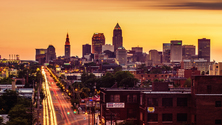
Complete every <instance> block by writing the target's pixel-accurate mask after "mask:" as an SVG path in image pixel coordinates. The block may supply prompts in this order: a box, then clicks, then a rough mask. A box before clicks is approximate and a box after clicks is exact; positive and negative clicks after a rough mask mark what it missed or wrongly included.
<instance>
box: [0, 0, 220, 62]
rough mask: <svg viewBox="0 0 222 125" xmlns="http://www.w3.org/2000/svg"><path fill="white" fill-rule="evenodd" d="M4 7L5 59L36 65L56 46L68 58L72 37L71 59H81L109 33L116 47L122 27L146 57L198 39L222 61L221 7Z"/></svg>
mask: <svg viewBox="0 0 222 125" xmlns="http://www.w3.org/2000/svg"><path fill="white" fill-rule="evenodd" d="M1 3H2V4H1V5H0V7H1V10H2V11H1V12H0V15H1V17H4V18H3V20H1V23H0V26H1V30H0V34H1V37H0V41H1V47H0V55H1V58H2V59H3V58H8V57H9V54H18V55H20V59H31V60H34V59H35V49H36V48H47V47H48V46H49V45H50V44H51V45H53V46H54V47H55V48H56V54H57V56H64V42H65V40H64V37H65V35H66V33H67V32H68V33H69V37H70V41H71V56H75V55H78V56H79V57H81V55H82V45H83V44H87V43H88V44H91V37H92V35H93V33H95V32H101V33H104V35H105V38H106V44H112V37H113V28H114V27H115V25H116V23H119V24H120V26H121V29H122V31H123V38H124V39H123V43H124V44H123V46H124V48H126V49H127V50H130V49H131V47H136V46H140V47H143V51H144V52H146V53H148V52H149V50H152V49H156V50H158V51H162V43H170V41H171V40H182V41H183V45H195V46H196V47H197V46H198V39H202V38H207V39H210V40H211V61H212V60H216V61H217V62H219V61H222V59H220V55H219V54H220V52H221V50H220V48H221V47H222V44H221V43H220V42H221V41H222V36H221V35H220V34H221V32H222V28H220V27H221V25H222V18H221V17H220V14H221V13H222V11H221V9H222V8H221V7H220V6H219V5H221V3H219V2H218V1H208V0H205V1H201V2H200V1H198V0H195V1H192V2H190V1H188V0H182V1H180V2H175V1H173V0H170V1H158V2H154V1H149V0H148V1H146V2H143V1H123V0H120V1H115V2H112V1H109V0H107V1H100V0H98V1H89V0H82V1H75V2H74V1H69V0H65V1H58V0H57V1H52V0H49V1H35V2H33V1H28V0H22V1H15V0H12V1H2V2H1ZM143 3H144V4H143ZM148 3H149V4H148ZM146 5H147V6H146ZM91 6H92V7H91ZM97 15H99V16H97ZM196 54H198V53H197V50H196Z"/></svg>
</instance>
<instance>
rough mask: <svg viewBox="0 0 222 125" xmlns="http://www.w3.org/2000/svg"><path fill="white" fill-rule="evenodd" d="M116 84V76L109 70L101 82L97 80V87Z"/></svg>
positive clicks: (107, 86)
mask: <svg viewBox="0 0 222 125" xmlns="http://www.w3.org/2000/svg"><path fill="white" fill-rule="evenodd" d="M114 84H115V78H114V76H113V74H112V73H109V72H107V73H106V75H104V76H102V78H101V82H100V83H99V82H97V87H106V88H109V87H112V86H113V85H114Z"/></svg>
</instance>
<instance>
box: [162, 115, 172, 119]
mask: <svg viewBox="0 0 222 125" xmlns="http://www.w3.org/2000/svg"><path fill="white" fill-rule="evenodd" d="M162 121H173V115H172V114H163V115H162Z"/></svg>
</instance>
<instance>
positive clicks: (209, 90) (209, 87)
mask: <svg viewBox="0 0 222 125" xmlns="http://www.w3.org/2000/svg"><path fill="white" fill-rule="evenodd" d="M211 89H212V87H211V85H207V91H208V93H209V92H211Z"/></svg>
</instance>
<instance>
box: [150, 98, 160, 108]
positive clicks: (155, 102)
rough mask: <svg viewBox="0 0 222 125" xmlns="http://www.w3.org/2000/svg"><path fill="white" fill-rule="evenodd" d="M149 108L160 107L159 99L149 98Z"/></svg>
mask: <svg viewBox="0 0 222 125" xmlns="http://www.w3.org/2000/svg"><path fill="white" fill-rule="evenodd" d="M147 106H158V99H157V98H148V99H147Z"/></svg>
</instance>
